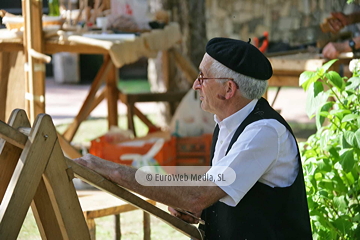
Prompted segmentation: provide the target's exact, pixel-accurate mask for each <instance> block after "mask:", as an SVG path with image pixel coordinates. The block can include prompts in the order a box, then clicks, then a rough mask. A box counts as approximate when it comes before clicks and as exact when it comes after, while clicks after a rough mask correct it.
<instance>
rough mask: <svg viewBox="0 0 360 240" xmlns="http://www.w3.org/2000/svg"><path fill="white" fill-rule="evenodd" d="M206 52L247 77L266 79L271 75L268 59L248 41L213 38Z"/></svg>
mask: <svg viewBox="0 0 360 240" xmlns="http://www.w3.org/2000/svg"><path fill="white" fill-rule="evenodd" d="M206 52H207V53H208V54H209V55H210V56H211V57H212V58H214V59H216V60H217V61H219V62H220V63H222V64H223V65H225V66H226V67H228V68H230V69H232V70H234V71H235V72H238V73H241V74H243V75H246V76H248V77H253V78H256V79H259V80H268V79H269V78H270V77H271V75H272V67H271V64H270V62H269V60H268V59H267V58H266V57H265V56H264V54H262V53H261V52H260V50H259V49H258V48H256V47H255V46H254V45H252V44H251V43H249V42H244V41H241V40H236V39H230V38H213V39H211V40H210V41H209V42H208V43H207V45H206Z"/></svg>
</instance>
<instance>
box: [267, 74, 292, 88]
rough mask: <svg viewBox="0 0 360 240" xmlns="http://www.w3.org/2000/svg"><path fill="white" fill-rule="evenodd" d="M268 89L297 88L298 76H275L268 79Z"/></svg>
mask: <svg viewBox="0 0 360 240" xmlns="http://www.w3.org/2000/svg"><path fill="white" fill-rule="evenodd" d="M268 85H269V87H282V86H288V87H299V76H276V75H273V76H272V77H271V78H270V79H269V84H268Z"/></svg>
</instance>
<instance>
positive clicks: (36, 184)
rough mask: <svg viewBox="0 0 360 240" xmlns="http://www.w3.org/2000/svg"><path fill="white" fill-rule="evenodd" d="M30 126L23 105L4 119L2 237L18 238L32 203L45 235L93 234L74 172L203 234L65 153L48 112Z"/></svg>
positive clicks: (0, 130)
mask: <svg viewBox="0 0 360 240" xmlns="http://www.w3.org/2000/svg"><path fill="white" fill-rule="evenodd" d="M29 126H30V123H29V120H28V118H27V116H26V113H25V111H23V110H14V111H13V113H12V114H11V117H10V120H9V123H8V124H6V123H4V122H2V121H0V137H1V138H0V203H1V204H0V236H1V239H16V238H17V236H18V234H19V232H20V229H21V226H22V224H23V222H24V219H25V216H26V213H27V211H28V208H29V207H30V206H31V207H32V210H33V212H34V217H35V219H36V222H37V225H38V228H39V231H40V234H41V237H42V239H90V234H89V230H88V227H87V225H86V222H85V219H84V216H83V213H82V210H81V206H80V203H79V200H78V197H77V194H76V190H75V187H74V185H73V182H72V179H73V177H74V174H75V176H76V177H78V178H80V179H82V180H84V181H86V182H87V183H89V184H91V185H93V186H95V187H97V188H99V189H101V190H103V191H106V192H108V193H110V194H112V195H114V196H116V197H119V198H121V199H123V200H124V201H126V202H129V203H130V204H132V205H134V206H136V207H138V208H140V209H142V210H144V211H146V212H148V213H150V214H153V215H154V216H156V217H158V218H160V219H161V220H163V221H164V222H166V223H168V224H169V225H171V226H173V227H174V228H175V229H177V230H178V231H180V232H182V233H184V234H185V235H187V236H189V237H193V238H195V239H202V234H201V233H200V232H199V230H198V229H197V228H196V227H195V226H193V225H191V224H188V223H186V222H184V221H182V220H180V219H178V218H176V217H174V216H172V215H170V214H169V213H167V212H165V211H163V210H161V209H159V208H157V207H156V206H153V205H152V204H150V203H148V202H146V201H145V200H143V199H141V198H140V197H138V196H136V195H134V194H132V193H131V192H129V191H128V190H126V189H124V188H122V187H120V186H118V185H116V184H114V183H112V182H110V181H108V180H107V179H105V178H104V177H102V176H100V175H99V174H97V173H95V172H93V171H91V170H89V169H87V168H85V167H83V166H81V165H78V164H76V163H75V162H74V161H72V160H70V159H68V158H66V157H65V156H64V154H63V152H62V150H61V147H60V143H59V141H60V139H59V138H58V137H57V132H56V129H55V127H54V125H53V123H52V119H51V117H50V116H49V115H46V114H40V115H38V117H37V118H36V121H35V123H34V126H33V127H32V128H29ZM14 213H15V214H14Z"/></svg>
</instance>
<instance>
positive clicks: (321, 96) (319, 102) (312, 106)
mask: <svg viewBox="0 0 360 240" xmlns="http://www.w3.org/2000/svg"><path fill="white" fill-rule="evenodd" d="M314 93H315V90H314V83H311V84H310V86H309V88H308V90H307V91H306V114H307V115H308V116H309V118H312V117H313V114H314V113H315V112H317V111H318V109H320V107H322V106H323V105H324V104H325V103H326V100H327V98H328V93H327V92H320V93H318V94H317V96H316V97H315V94H314Z"/></svg>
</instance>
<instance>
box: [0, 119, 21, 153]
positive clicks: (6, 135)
mask: <svg viewBox="0 0 360 240" xmlns="http://www.w3.org/2000/svg"><path fill="white" fill-rule="evenodd" d="M0 137H1V138H3V139H4V140H5V141H7V142H8V143H10V144H12V145H14V146H16V147H19V148H24V147H23V146H24V145H25V143H26V141H27V136H25V135H24V134H22V133H20V132H19V131H18V130H16V129H15V128H13V127H11V126H9V125H7V124H6V123H4V122H3V121H0Z"/></svg>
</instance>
